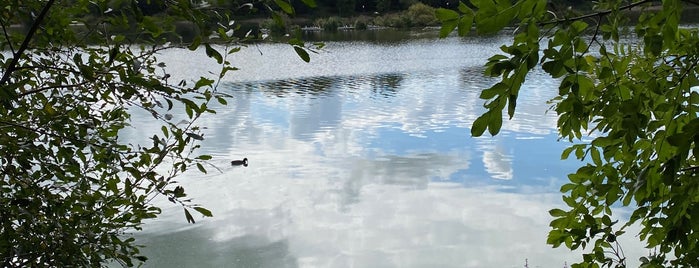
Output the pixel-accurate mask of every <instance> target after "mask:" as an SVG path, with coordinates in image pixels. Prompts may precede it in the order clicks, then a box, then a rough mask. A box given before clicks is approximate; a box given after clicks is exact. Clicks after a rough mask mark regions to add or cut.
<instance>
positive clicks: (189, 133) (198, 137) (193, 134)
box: [186, 132, 204, 141]
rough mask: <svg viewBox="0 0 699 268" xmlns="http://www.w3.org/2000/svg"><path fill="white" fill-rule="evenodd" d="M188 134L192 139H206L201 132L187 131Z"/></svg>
mask: <svg viewBox="0 0 699 268" xmlns="http://www.w3.org/2000/svg"><path fill="white" fill-rule="evenodd" d="M186 134H187V136H188V137H190V138H192V139H195V140H198V141H203V140H204V137H203V136H201V135H199V134H196V133H192V132H187V133H186Z"/></svg>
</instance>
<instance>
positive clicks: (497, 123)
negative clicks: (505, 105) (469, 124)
mask: <svg viewBox="0 0 699 268" xmlns="http://www.w3.org/2000/svg"><path fill="white" fill-rule="evenodd" d="M490 113H492V114H491V115H490V118H489V119H488V132H490V135H492V136H495V135H497V134H498V133H499V132H500V128H501V127H502V110H499V109H495V110H490Z"/></svg>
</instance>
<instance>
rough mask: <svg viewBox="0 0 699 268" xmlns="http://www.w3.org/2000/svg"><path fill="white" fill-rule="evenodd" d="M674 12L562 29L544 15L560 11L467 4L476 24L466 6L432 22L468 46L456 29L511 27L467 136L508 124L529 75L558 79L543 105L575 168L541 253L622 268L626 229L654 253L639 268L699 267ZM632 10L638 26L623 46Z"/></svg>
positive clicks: (530, 5)
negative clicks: (572, 253)
mask: <svg viewBox="0 0 699 268" xmlns="http://www.w3.org/2000/svg"><path fill="white" fill-rule="evenodd" d="M559 2H560V1H559ZM570 2H574V1H570ZM684 2H685V1H679V0H667V1H662V3H660V1H634V2H628V1H614V0H609V1H599V2H598V3H597V5H595V6H594V7H593V9H592V10H591V11H590V13H589V14H578V15H575V14H573V15H574V16H572V17H571V14H572V13H569V12H563V13H560V12H559V11H560V10H551V11H547V9H548V8H549V7H553V8H556V4H560V3H556V4H554V5H549V3H548V2H547V1H545V0H520V1H515V2H514V3H513V2H511V1H494V0H471V1H470V4H472V6H473V7H475V8H474V10H475V12H473V11H471V9H470V8H468V6H466V5H461V6H460V8H459V12H456V11H452V10H447V9H440V10H438V11H437V12H436V15H437V17H438V18H439V19H440V21H441V22H442V25H443V26H442V36H446V35H447V34H448V33H449V32H451V31H453V30H454V29H455V28H457V27H459V33H460V34H461V35H465V34H468V33H469V30H470V29H468V30H467V29H463V30H462V28H461V25H462V21H465V22H463V25H464V28H466V26H470V24H471V21H473V23H474V24H475V29H476V32H477V33H479V34H491V33H495V32H497V31H500V30H501V29H503V28H504V27H506V26H511V25H512V26H515V27H516V31H515V36H514V38H513V42H512V44H511V45H505V46H503V47H502V48H501V50H502V52H503V53H502V54H500V55H495V56H493V57H491V58H490V59H489V60H488V62H487V63H486V71H485V74H486V75H488V76H493V77H499V78H500V82H499V83H496V84H495V85H493V86H492V87H490V88H487V89H484V90H483V91H482V93H481V96H480V97H481V98H482V99H484V100H485V101H486V103H485V107H486V109H487V111H486V112H485V113H484V114H483V115H481V116H480V117H478V118H477V119H476V120H475V122H474V123H473V127H472V130H471V132H472V134H473V135H474V136H480V135H482V134H483V133H484V132H485V131H486V130H488V132H489V133H490V134H491V135H496V134H497V133H498V132H499V130H500V127H501V125H502V113H503V110H504V109H505V107H507V114H508V117H510V118H512V117H513V116H515V111H516V100H517V96H518V94H519V90H520V89H521V86H522V84H523V83H524V82H525V80H526V77H527V74H528V73H529V71H530V70H532V69H533V68H536V67H537V66H540V67H541V68H542V69H543V70H544V71H545V72H546V73H548V74H549V75H550V76H551V77H553V78H557V79H559V80H558V81H560V84H559V89H558V90H559V96H557V97H555V98H554V99H552V100H550V103H551V104H553V109H554V110H555V111H556V113H557V114H558V116H559V119H558V130H559V134H560V137H561V138H562V139H565V140H568V141H571V142H574V143H575V144H574V145H572V146H571V147H570V148H568V149H566V150H565V151H564V152H563V154H562V158H563V159H565V158H568V157H570V155H571V154H574V155H575V158H577V159H580V160H584V162H581V163H582V164H581V165H582V166H581V167H580V168H579V169H578V170H577V172H576V173H574V174H570V175H569V177H568V178H569V180H570V182H569V183H568V184H566V185H563V187H562V188H561V192H562V193H564V196H563V201H564V202H565V203H566V205H567V206H568V208H567V209H552V210H551V211H550V214H551V216H553V218H554V219H553V221H552V222H551V227H552V230H551V232H550V233H549V236H548V243H549V244H551V245H553V246H554V247H558V246H560V245H565V246H566V247H568V248H570V249H578V248H583V249H585V251H586V253H584V254H583V262H582V263H579V264H574V265H572V266H571V267H600V266H604V267H624V266H625V265H626V259H625V258H626V256H624V254H623V251H621V250H620V245H619V244H618V241H617V237H619V236H621V235H624V233H625V232H626V231H627V228H628V227H629V226H630V225H632V224H638V225H640V226H641V231H640V233H638V234H637V235H638V238H639V240H640V242H641V243H643V244H644V246H646V247H648V248H650V249H652V250H651V251H650V254H649V256H648V257H643V258H641V262H642V263H643V264H642V265H643V266H644V267H664V266H668V267H696V266H699V176H698V173H697V171H699V161H698V159H697V156H699V149H697V144H696V143H697V142H698V141H699V118H698V117H697V116H698V115H699V106H698V105H697V103H699V102H698V101H699V93H698V92H699V90H697V89H698V87H699V69H698V68H697V66H699V30H697V29H696V28H684V27H680V25H679V22H680V14H682V10H683V8H685V7H686V5H687V4H685V3H684ZM686 2H690V1H686ZM623 3H625V4H623ZM656 4H657V5H656ZM653 5H654V7H653V8H651V6H653ZM632 9H633V10H634V12H640V17H639V18H638V21H634V22H632V23H633V24H632V25H631V26H632V27H631V29H633V33H630V34H631V35H624V34H625V32H624V30H625V29H628V28H626V27H627V25H628V24H627V23H629V22H630V21H629V20H628V18H629V16H628V15H627V12H629V10H632ZM639 10H640V11H639ZM557 12H558V13H557ZM469 28H470V27H469ZM628 38H635V39H637V40H639V42H637V43H633V42H628ZM620 205H621V206H627V207H630V208H631V209H632V211H633V213H632V214H631V216H630V218H628V219H623V218H622V219H621V220H622V221H626V220H628V222H627V223H626V224H617V222H618V220H615V218H617V216H616V215H615V214H614V209H613V208H615V207H617V206H620ZM630 235H632V236H633V235H636V234H630Z"/></svg>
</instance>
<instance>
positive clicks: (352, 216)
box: [122, 39, 575, 267]
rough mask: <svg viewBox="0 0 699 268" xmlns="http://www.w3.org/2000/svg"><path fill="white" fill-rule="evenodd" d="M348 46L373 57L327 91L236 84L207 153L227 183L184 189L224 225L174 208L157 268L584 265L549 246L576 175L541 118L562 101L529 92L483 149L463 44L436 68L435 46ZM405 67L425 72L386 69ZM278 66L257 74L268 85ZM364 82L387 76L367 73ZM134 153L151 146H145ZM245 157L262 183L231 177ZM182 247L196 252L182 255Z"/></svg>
mask: <svg viewBox="0 0 699 268" xmlns="http://www.w3.org/2000/svg"><path fill="white" fill-rule="evenodd" d="M334 45H335V46H339V44H334ZM491 45H492V44H491ZM348 46H350V47H351V48H352V49H355V50H358V51H363V52H362V53H360V54H355V56H356V57H355V59H357V60H358V61H359V63H357V64H356V65H358V66H347V68H346V69H344V70H334V69H333V68H337V66H340V65H341V64H343V63H346V61H347V59H346V56H342V55H345V54H341V53H343V49H345V48H343V47H336V49H337V50H336V52H335V53H336V54H333V55H324V56H323V57H325V58H321V59H320V60H319V63H316V64H317V65H318V66H316V65H313V66H308V68H313V69H314V70H316V71H317V72H320V73H322V72H326V73H328V75H323V76H314V77H304V76H303V72H301V73H302V74H300V75H299V76H298V77H286V78H284V79H283V80H274V78H275V77H272V78H267V79H272V80H264V81H261V82H244V81H242V82H230V83H229V84H226V86H225V90H226V92H227V93H230V94H232V95H233V96H234V97H233V98H232V99H231V100H230V101H229V103H230V105H229V106H227V107H213V108H214V109H216V110H217V112H218V114H217V116H213V117H206V118H204V119H202V120H201V121H200V123H202V125H204V126H206V127H207V130H206V131H207V132H206V133H205V137H206V140H205V142H204V143H203V144H202V150H201V151H200V152H201V153H204V154H211V155H214V156H215V159H214V161H213V163H215V164H217V165H218V166H220V167H221V168H222V170H223V173H215V171H214V172H213V173H210V174H207V175H200V174H197V173H190V174H188V175H186V176H184V177H183V178H181V179H180V181H181V182H182V184H183V185H184V186H185V188H186V189H188V192H189V193H190V196H192V197H193V198H194V200H195V201H196V202H197V203H199V204H203V205H204V206H206V207H207V208H209V209H211V210H212V211H213V212H214V216H215V217H214V218H211V219H202V220H200V221H199V222H198V223H197V224H196V225H194V226H191V225H187V224H186V223H185V221H184V219H183V216H182V215H181V208H178V207H172V206H170V205H169V204H168V203H166V202H164V203H163V204H162V205H163V206H164V207H165V210H164V213H163V215H162V217H160V218H159V219H158V220H157V221H155V222H150V223H148V224H147V225H146V226H145V227H146V228H145V229H146V231H145V233H144V234H142V235H140V239H142V241H145V243H146V244H147V245H148V246H149V247H148V248H146V250H145V251H146V253H151V254H154V255H155V256H158V257H156V258H154V259H153V260H152V261H151V262H150V265H153V266H161V267H165V266H168V264H177V263H186V264H189V263H196V262H194V261H193V260H191V259H190V258H194V259H196V260H198V261H200V263H202V264H206V265H205V266H210V267H236V266H238V267H296V266H301V267H521V266H522V265H523V263H524V260H525V259H529V263H530V264H531V265H532V267H535V266H536V265H537V264H538V265H540V266H542V267H562V266H563V264H564V263H565V262H566V261H570V260H572V259H574V258H575V257H573V256H575V254H572V253H570V252H568V251H566V250H551V249H550V248H549V247H548V246H547V245H546V244H545V238H546V233H547V231H548V227H547V225H548V222H549V220H550V219H549V216H548V214H547V211H548V210H549V209H550V208H552V207H555V206H558V205H559V203H560V202H559V201H558V200H559V199H560V197H559V194H558V193H557V192H556V191H557V187H558V185H559V183H560V180H562V179H563V177H564V176H565V174H566V173H567V172H568V171H570V170H569V169H568V168H569V167H570V165H566V164H565V163H563V162H555V163H556V164H551V163H553V162H552V161H557V160H558V155H559V152H560V148H562V147H563V146H564V145H561V144H558V143H556V142H555V134H554V133H555V128H554V127H555V120H556V119H555V117H554V116H552V115H550V114H549V115H544V112H545V111H546V109H547V107H546V106H545V105H542V103H544V102H545V101H546V100H547V98H549V97H550V96H552V94H555V93H556V92H555V89H551V88H550V87H548V86H547V85H546V83H547V82H545V81H543V82H538V83H537V84H525V89H523V90H522V96H521V97H520V102H519V103H518V105H519V106H518V109H519V110H518V114H517V115H516V116H515V119H514V120H513V121H505V123H504V125H503V129H502V133H501V135H500V136H499V137H497V138H487V137H484V138H480V139H472V138H470V137H469V127H470V124H471V123H472V122H473V120H474V119H475V118H476V116H477V115H478V114H480V112H482V108H480V107H481V106H482V101H481V100H480V99H478V95H479V92H480V89H482V88H484V87H487V86H488V85H489V84H490V83H492V80H490V79H486V78H483V77H482V76H481V75H480V73H481V71H482V68H480V67H472V66H463V65H462V63H463V62H462V61H459V60H454V59H459V57H463V54H461V53H462V52H463V51H462V50H463V47H462V44H460V43H459V42H454V40H453V39H451V40H447V41H445V43H440V44H437V45H436V46H437V48H438V49H442V50H443V51H444V52H445V54H440V56H439V59H436V61H438V62H440V63H439V64H437V66H430V64H431V62H432V60H433V59H430V58H428V57H424V55H422V54H420V53H423V54H424V53H428V52H430V51H431V50H430V49H434V46H435V44H434V43H425V42H424V41H421V42H418V43H415V44H411V43H407V44H403V45H401V46H398V47H397V48H392V47H390V46H381V47H378V51H376V50H375V51H368V50H370V49H377V48H376V47H375V46H369V45H362V44H349V45H348ZM411 46H412V47H411ZM263 49H264V50H266V51H267V53H269V54H272V55H277V54H279V55H281V54H285V53H287V52H283V53H282V49H281V48H279V47H275V46H265V47H263ZM270 51H271V52H270ZM338 51H339V52H338ZM486 52H487V51H486ZM486 52H483V51H479V53H486ZM382 53H384V54H382ZM405 53H407V55H411V57H410V59H411V60H413V62H409V61H400V62H398V63H397V64H398V66H385V61H388V60H389V59H393V58H401V57H403V56H402V55H403V54H405ZM430 53H432V52H430ZM449 53H454V54H453V55H452V54H449ZM432 54H434V53H432ZM338 55H339V56H338ZM327 57H334V58H335V59H336V60H338V61H340V63H338V62H333V61H332V60H331V59H328V58H327ZM447 58H449V59H451V61H446V60H445V59H447ZM274 60H275V62H276V64H280V63H279V61H281V64H282V65H283V64H284V63H285V61H284V59H282V60H279V59H274ZM403 60H406V59H403ZM416 60H424V62H417V63H416V62H415V61H416ZM480 60H481V59H479V63H480ZM242 61H243V62H244V61H245V58H243V59H242ZM265 64H266V63H259V62H258V65H259V66H255V67H254V69H253V72H260V73H257V74H258V75H259V74H264V72H262V71H260V70H266V69H265V68H269V66H266V65H265ZM413 65H416V66H413ZM168 66H171V65H168ZM319 66H320V67H319ZM367 66H369V67H367ZM372 66H373V67H372ZM277 68H280V67H277ZM289 68H294V67H289ZM319 68H320V69H322V70H325V71H320V69H319ZM323 68H325V69H323ZM363 68H364V69H363ZM366 68H368V69H369V71H372V72H374V73H371V74H365V73H361V72H357V70H364V71H366V70H367V69H366ZM372 68H373V69H372ZM381 70H384V71H386V72H382V71H381ZM277 75H280V74H277ZM282 75H283V74H282ZM251 79H253V80H254V79H256V77H253V76H251ZM533 79H536V74H534V77H533ZM134 118H143V120H144V121H139V120H135V121H134V126H135V129H138V130H144V129H149V130H150V129H153V128H154V126H153V125H152V124H150V123H149V122H147V121H146V118H148V116H143V117H138V116H135V117H134ZM153 131H157V129H153ZM552 135H553V136H552ZM122 138H126V139H134V140H138V139H139V138H138V133H137V132H136V131H135V130H134V131H131V132H125V133H124V135H122ZM241 157H247V158H249V159H250V166H249V167H247V168H239V167H230V166H228V165H227V163H228V161H230V159H239V158H241ZM182 240H192V241H194V242H192V244H191V245H189V244H188V245H181V246H178V247H171V246H170V245H172V244H175V243H182ZM186 266H189V265H186Z"/></svg>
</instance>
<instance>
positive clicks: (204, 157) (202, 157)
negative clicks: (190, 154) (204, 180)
mask: <svg viewBox="0 0 699 268" xmlns="http://www.w3.org/2000/svg"><path fill="white" fill-rule="evenodd" d="M197 159H199V160H211V156H210V155H208V154H203V155H200V156H197Z"/></svg>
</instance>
